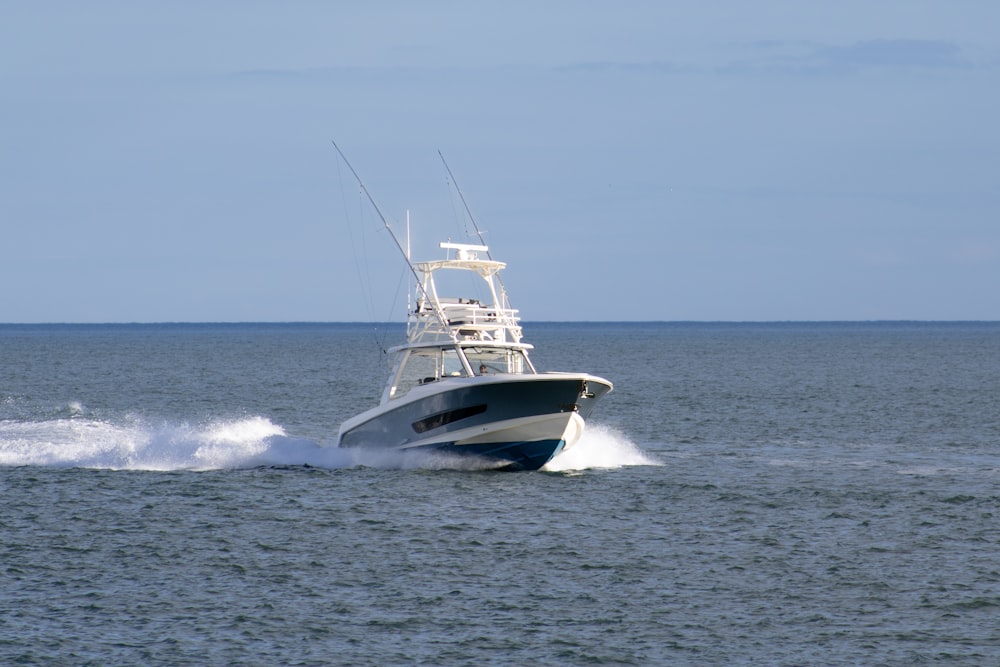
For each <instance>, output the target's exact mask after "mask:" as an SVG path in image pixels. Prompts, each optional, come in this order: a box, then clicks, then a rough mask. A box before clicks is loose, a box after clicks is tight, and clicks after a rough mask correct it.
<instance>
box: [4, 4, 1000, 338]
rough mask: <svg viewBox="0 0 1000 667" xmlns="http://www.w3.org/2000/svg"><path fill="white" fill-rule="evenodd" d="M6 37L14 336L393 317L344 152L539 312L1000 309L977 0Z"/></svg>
mask: <svg viewBox="0 0 1000 667" xmlns="http://www.w3.org/2000/svg"><path fill="white" fill-rule="evenodd" d="M0 16H2V17H3V19H2V20H0V231H2V243H0V253H2V255H0V257H2V262H0V282H2V285H3V288H2V290H0V294H2V296H0V321H3V322H133V321H139V322H148V321H287V320H296V321H301V320H307V321H357V320H370V319H378V320H384V319H387V318H393V319H401V315H402V312H401V311H402V308H401V306H400V304H401V301H400V300H399V299H400V298H401V297H397V296H396V294H397V288H398V286H399V281H400V279H401V277H402V276H403V273H402V267H401V264H400V261H399V259H398V257H396V256H394V255H393V252H394V249H393V247H392V245H391V242H390V241H389V239H388V238H387V237H386V235H385V233H384V232H379V231H378V221H377V219H375V218H374V216H373V214H372V212H371V211H370V210H367V209H366V207H365V206H364V204H363V201H362V200H361V197H360V194H359V192H358V189H357V187H356V185H355V184H354V183H352V182H351V181H350V177H349V174H348V172H347V171H346V169H345V168H344V166H343V165H342V163H340V162H339V160H338V158H337V155H336V152H335V151H334V150H333V148H332V146H331V144H330V140H331V139H335V140H336V141H337V142H338V143H339V145H340V146H341V147H342V148H343V149H344V151H345V152H346V153H347V155H348V157H349V158H350V159H351V161H352V163H353V164H354V166H355V167H356V168H357V170H358V171H359V172H360V174H361V176H362V178H363V179H364V180H365V183H366V185H367V186H368V188H369V190H370V191H371V192H372V193H373V195H374V196H375V197H376V199H377V200H378V202H379V204H380V206H381V207H382V208H383V209H384V210H385V211H386V212H387V213H388V214H389V217H390V218H391V219H392V220H393V225H394V226H395V227H396V228H397V229H401V227H402V225H403V220H404V219H405V211H406V210H409V211H410V215H411V221H412V234H413V246H414V252H415V254H418V255H419V256H421V257H426V256H428V255H429V254H434V253H435V247H436V242H437V241H439V240H444V239H445V238H446V237H449V236H450V237H452V238H457V236H458V234H459V232H460V231H461V229H462V228H463V222H462V221H461V220H460V218H459V216H458V215H457V213H456V206H457V204H456V198H455V195H454V191H453V190H451V189H449V187H448V184H447V179H446V174H445V172H444V169H443V168H442V166H441V163H440V160H439V158H438V155H437V151H438V150H441V151H442V152H443V153H444V155H445V157H446V158H447V159H448V162H449V164H450V166H451V168H452V170H453V171H454V172H455V176H456V178H457V179H458V182H459V185H460V186H461V188H462V191H463V192H464V194H465V196H466V198H467V199H468V200H469V203H470V205H471V207H472V209H473V211H474V212H475V214H476V217H477V219H478V220H479V223H480V225H481V227H483V228H484V229H485V230H486V232H487V238H488V241H489V243H490V245H491V247H492V249H493V250H494V255H495V256H496V257H498V258H500V259H503V260H505V261H507V262H508V263H509V265H510V268H509V270H508V272H507V274H506V276H505V280H506V283H507V286H508V288H509V289H510V291H511V294H512V299H513V302H514V305H515V306H516V307H518V308H520V309H521V311H522V315H523V317H524V319H525V320H528V321H530V320H843V319H850V320H869V319H990V320H997V319H1000V298H998V297H997V292H998V288H1000V123H998V122H997V121H996V119H997V118H1000V33H998V32H997V30H996V26H997V25H1000V4H998V3H995V2H986V1H983V2H971V1H970V2H949V3H945V2H919V1H912V0H906V1H902V0H900V1H892V0H889V1H886V2H879V3H870V2H837V3H802V2H768V1H762V2H753V3H747V2H736V1H733V2H711V3H668V2H659V1H657V2H628V3H611V2H546V3H534V2H510V3H463V2H423V3H410V2H381V3H328V2H297V3H278V2H211V3H188V2H178V3H156V2H124V1H123V2H104V1H101V0H95V1H94V2H88V3H69V2H67V3H58V2H46V3H29V2H5V1H3V0H0ZM362 287H363V288H362ZM394 306H395V308H394Z"/></svg>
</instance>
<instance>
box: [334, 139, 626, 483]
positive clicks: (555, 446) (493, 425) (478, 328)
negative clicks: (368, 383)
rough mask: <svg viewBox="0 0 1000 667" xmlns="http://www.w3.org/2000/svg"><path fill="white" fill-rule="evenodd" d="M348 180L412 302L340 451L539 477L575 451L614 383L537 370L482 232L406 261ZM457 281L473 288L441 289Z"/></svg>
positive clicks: (346, 427) (345, 427)
mask: <svg viewBox="0 0 1000 667" xmlns="http://www.w3.org/2000/svg"><path fill="white" fill-rule="evenodd" d="M334 146H335V147H336V143H334ZM337 150H338V152H340V148H339V147H337ZM341 157H343V159H344V161H345V163H347V165H348V167H349V168H350V169H351V171H352V172H354V169H353V167H351V166H350V163H349V162H347V159H346V157H344V156H343V153H342V152H341ZM442 160H443V156H442ZM445 167H446V168H447V163H445ZM448 171H449V174H450V169H449V170H448ZM354 175H355V177H356V178H357V180H358V183H359V184H360V185H361V188H362V190H363V191H364V192H365V194H366V195H368V198H369V200H370V201H371V203H372V205H373V206H374V207H375V209H376V211H378V213H379V216H380V217H381V218H382V221H383V223H384V224H385V227H386V228H387V229H388V230H389V232H390V234H391V235H392V238H393V239H394V240H395V241H396V245H397V247H398V248H399V249H400V251H401V252H402V253H403V256H404V259H405V260H406V263H407V265H408V266H409V268H410V271H411V273H412V275H413V276H414V278H415V284H414V287H415V294H414V297H415V299H413V300H411V301H410V303H411V304H413V305H412V306H408V307H407V311H408V314H407V322H406V342H405V343H404V344H402V345H399V346H396V347H393V348H391V349H390V350H388V352H389V354H390V355H391V356H392V362H391V371H390V373H389V377H388V380H387V382H386V384H385V388H384V390H383V392H382V397H381V400H380V402H379V404H378V405H377V406H375V407H373V408H371V409H370V410H367V411H365V412H362V413H361V414H359V415H357V416H355V417H353V418H351V419H348V420H347V421H345V422H344V423H343V424H342V425H341V427H340V431H339V434H338V438H337V444H338V445H339V446H340V447H345V448H351V447H359V448H371V449H379V450H389V451H399V452H421V453H431V454H434V455H442V456H445V457H453V456H454V457H459V458H460V459H461V460H462V461H463V463H469V464H471V465H472V466H473V467H477V468H487V469H500V470H538V469H539V468H542V467H543V466H544V465H545V464H546V463H548V462H549V461H550V460H551V459H552V458H553V457H555V456H557V455H558V454H559V453H560V452H562V451H565V450H567V449H569V448H570V447H572V446H573V445H574V444H575V443H576V442H577V441H578V440H579V439H580V437H581V435H582V434H583V431H584V425H585V420H586V419H587V418H588V417H589V416H590V414H591V413H592V412H593V410H594V408H595V406H596V404H597V402H598V401H599V400H600V399H601V397H602V396H604V395H605V394H607V393H608V392H610V391H611V390H612V388H613V386H612V384H611V382H609V381H608V380H605V379H604V378H601V377H597V376H595V375H591V374H588V373H567V372H539V371H538V370H536V368H535V366H534V365H533V364H532V362H531V358H530V351H531V350H532V349H533V346H532V345H530V344H528V343H526V342H524V341H523V339H522V338H523V332H522V328H521V324H520V316H519V312H518V310H516V309H514V308H512V307H511V304H510V299H509V297H508V295H507V291H506V288H505V287H504V285H503V280H502V279H501V277H500V272H501V271H502V270H503V269H505V268H506V264H505V263H504V262H500V261H496V260H494V259H493V258H492V256H491V255H490V252H489V247H488V246H487V245H485V244H484V243H482V241H483V238H482V233H481V232H479V228H478V225H475V227H476V232H477V234H479V240H480V243H453V242H451V241H445V242H442V243H440V249H441V250H443V251H444V253H443V254H444V257H443V258H439V259H435V260H430V261H422V262H412V261H411V260H410V257H409V253H408V252H407V251H405V250H403V245H402V244H401V243H400V242H399V240H398V238H397V237H396V235H395V234H394V233H393V231H392V228H391V227H390V226H389V224H388V222H387V220H386V218H385V216H384V215H382V212H381V210H380V209H379V208H378V205H377V204H375V201H374V199H373V198H372V197H371V195H370V194H369V193H368V191H367V188H365V187H364V183H362V182H361V179H360V178H358V177H357V173H356V172H354ZM462 199H463V202H464V196H463V198H462ZM466 208H467V210H468V207H466ZM470 216H471V213H470ZM473 223H474V224H475V221H474V219H473ZM461 277H464V278H466V280H465V281H464V282H465V283H471V284H472V285H474V286H475V287H477V288H478V289H476V290H475V291H473V292H472V293H471V294H461V295H458V294H451V293H448V292H446V291H445V287H444V286H448V285H455V284H462V281H461V280H455V278H461ZM414 301H415V303H414Z"/></svg>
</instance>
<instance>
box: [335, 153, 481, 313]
mask: <svg viewBox="0 0 1000 667" xmlns="http://www.w3.org/2000/svg"><path fill="white" fill-rule="evenodd" d="M330 143H331V144H333V147H334V148H336V149H337V152H338V153H340V158H341V159H342V160H343V161H344V164H346V165H347V168H348V169H350V170H351V173H352V174H354V178H355V180H357V182H358V185H359V186H361V191H362V192H364V193H365V196H366V197H368V201H369V202H371V205H372V207H373V208H374V209H375V212H376V213H378V217H379V218H381V220H382V224H383V225H385V229H386V231H387V232H389V236H391V237H392V241H393V243H395V244H396V248H397V249H398V250H399V254H401V255H402V256H403V259H404V260H406V266H408V267H409V269H410V273H412V274H413V279H414V280H416V281H417V289H418V290H420V293H421V294H423V295H424V299H427V292H425V291H424V282H423V280H422V279H421V278H420V274H419V273H417V269H416V268H415V267H414V266H413V262H411V261H410V253H409V252H408V248H409V245H410V233H409V232H410V224H409V222H410V214H409V212H407V214H406V223H407V224H406V245H407V249H404V248H403V244H402V243H400V242H399V238H397V237H396V232H394V231H392V227H390V226H389V220H388V219H386V217H385V214H384V213H382V209H380V208H379V206H378V204H377V203H376V202H375V198H374V197H372V193H370V192H368V188H366V187H365V183H364V181H362V180H361V177H360V176H358V172H356V171H355V170H354V167H353V166H352V165H351V162H350V160H348V159H347V156H346V155H344V151H342V150H340V146H338V145H337V142H336V141H334V140H333V139H331V140H330ZM442 159H444V158H442ZM477 231H478V229H477ZM480 238H481V237H480ZM432 303H433V301H432ZM435 310H436V312H437V316H438V319H440V320H441V323H442V324H444V326H445V328H448V320H447V318H445V316H444V313H443V312H442V311H441V309H440V307H438V308H436V309H435Z"/></svg>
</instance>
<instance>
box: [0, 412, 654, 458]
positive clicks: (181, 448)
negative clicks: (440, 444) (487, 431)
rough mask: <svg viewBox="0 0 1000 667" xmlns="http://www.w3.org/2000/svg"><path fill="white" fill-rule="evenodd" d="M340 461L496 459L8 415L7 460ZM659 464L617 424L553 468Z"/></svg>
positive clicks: (249, 427) (589, 436)
mask: <svg viewBox="0 0 1000 667" xmlns="http://www.w3.org/2000/svg"><path fill="white" fill-rule="evenodd" d="M302 465H308V466H313V467H318V468H328V469H339V468H351V467H358V466H365V467H371V468H380V469H403V470H406V469H435V470H440V469H445V470H487V469H491V468H495V467H496V466H497V464H496V462H494V461H487V460H479V459H472V458H468V457H460V456H454V455H451V456H449V455H446V454H442V453H435V452H427V453H422V452H399V451H392V450H370V449H340V448H338V447H333V446H324V445H321V444H319V443H317V442H314V441H312V440H309V439H307V438H297V437H294V436H289V435H288V434H287V433H285V430H284V429H283V428H282V427H281V426H279V425H277V424H274V423H273V422H271V421H270V420H269V419H267V418H266V417H260V416H255V417H247V418H242V419H232V420H215V421H209V422H206V423H201V424H190V423H186V422H184V423H148V422H145V421H143V420H140V419H136V420H133V421H130V422H126V423H121V424H114V423H109V422H104V421H100V420H95V419H88V418H78V417H73V418H64V419H53V420H48V421H39V422H31V421H27V422H25V421H13V420H6V421H0V466H45V467H58V468H95V469H110V470H160V471H169V470H225V469H247V468H255V467H260V466H302ZM629 465H658V463H657V462H656V461H655V460H653V459H651V458H650V457H649V456H647V455H646V454H645V453H644V452H642V450H641V449H639V448H638V447H637V446H636V445H635V444H633V443H632V442H630V441H629V440H628V438H626V437H625V436H624V435H622V434H620V433H618V432H617V431H615V430H613V429H610V428H607V427H602V426H600V425H588V427H587V430H586V431H585V433H584V435H583V437H582V438H581V439H580V441H579V442H577V443H576V444H575V445H574V446H573V447H572V448H571V449H570V450H569V451H566V452H564V453H562V454H560V455H559V456H557V457H556V458H555V459H553V460H552V461H551V462H549V464H548V465H547V466H546V467H545V468H544V469H545V470H547V471H552V472H561V471H567V470H585V469H588V468H617V467H621V466H629Z"/></svg>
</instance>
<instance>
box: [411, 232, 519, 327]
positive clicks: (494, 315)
mask: <svg viewBox="0 0 1000 667" xmlns="http://www.w3.org/2000/svg"><path fill="white" fill-rule="evenodd" d="M440 247H441V248H442V249H443V250H454V251H455V257H454V258H446V259H440V260H434V261H429V262H417V263H415V264H413V268H414V270H415V272H416V273H418V274H420V276H421V277H420V281H419V285H418V287H417V293H418V299H417V307H416V309H414V310H413V312H411V313H410V316H409V319H408V322H407V334H408V338H409V341H410V343H411V344H419V343H440V342H442V341H443V340H450V341H452V342H456V343H459V342H477V341H489V342H493V343H513V344H519V343H520V342H521V327H520V325H519V324H518V321H519V320H520V318H519V317H518V315H517V313H518V311H517V310H516V309H514V308H511V307H510V301H509V299H508V298H507V292H506V291H505V290H504V288H503V285H502V283H500V281H499V272H500V270H501V269H503V268H504V267H506V266H507V265H506V264H505V263H504V262H497V261H495V260H492V259H480V258H479V253H488V252H489V248H488V247H487V246H485V245H472V244H466V243H450V242H444V243H441V244H440ZM442 270H456V271H471V272H474V273H476V274H477V275H478V276H479V277H480V278H482V280H483V281H484V283H485V287H486V289H487V292H488V294H489V298H488V303H483V302H482V301H481V300H479V299H471V298H462V297H451V296H442V295H440V294H439V293H438V286H437V282H436V281H435V274H436V273H437V272H438V271H442Z"/></svg>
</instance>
